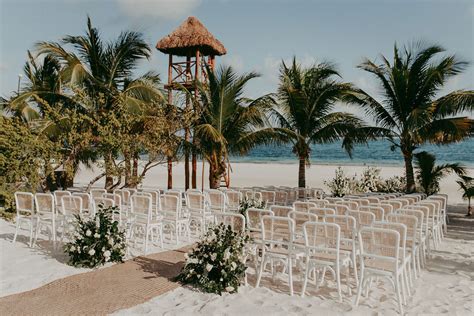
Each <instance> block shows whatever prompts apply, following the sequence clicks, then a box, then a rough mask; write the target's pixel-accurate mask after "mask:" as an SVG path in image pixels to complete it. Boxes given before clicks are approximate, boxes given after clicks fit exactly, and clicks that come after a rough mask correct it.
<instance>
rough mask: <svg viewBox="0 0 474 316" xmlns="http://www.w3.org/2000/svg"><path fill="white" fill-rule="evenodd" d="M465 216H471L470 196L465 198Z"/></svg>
mask: <svg viewBox="0 0 474 316" xmlns="http://www.w3.org/2000/svg"><path fill="white" fill-rule="evenodd" d="M466 216H472V208H471V198H468V199H467V215H466Z"/></svg>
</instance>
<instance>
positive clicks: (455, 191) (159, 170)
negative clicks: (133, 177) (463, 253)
mask: <svg viewBox="0 0 474 316" xmlns="http://www.w3.org/2000/svg"><path fill="white" fill-rule="evenodd" d="M142 163H143V161H140V164H142ZM197 165H198V170H197V181H196V182H197V185H198V188H199V189H201V188H202V162H201V161H200V162H198V164H197ZM339 166H340V167H342V168H343V169H344V171H345V173H346V175H347V176H353V175H354V174H357V175H360V174H361V173H362V171H363V170H364V169H365V168H367V167H369V166H370V167H377V168H380V176H381V177H382V178H389V177H393V176H400V175H403V174H404V167H403V166H387V165H376V164H367V165H348V164H337V163H336V164H334V163H333V164H316V163H315V164H312V165H311V166H310V167H309V168H306V185H307V186H308V187H313V188H322V189H324V190H325V191H326V192H327V193H329V190H328V188H327V187H326V185H325V184H324V182H325V181H329V180H331V179H332V178H334V176H335V170H336V168H337V167H339ZM208 168H209V165H208V164H207V163H206V164H205V167H204V187H203V188H204V189H206V188H208V187H209V183H208V182H209V181H208V176H209V169H208ZM231 170H232V172H231V175H230V180H231V181H230V186H231V187H252V186H266V185H274V186H293V187H294V186H297V184H298V179H297V178H298V164H297V163H284V164H282V163H273V162H270V163H255V162H252V163H250V162H231ZM467 172H468V175H470V176H474V168H467ZM99 173H100V170H99V169H98V168H97V167H95V168H92V169H87V168H85V166H84V165H81V166H80V170H79V172H78V173H77V175H76V177H75V181H74V184H75V186H78V187H83V186H85V185H87V184H88V183H89V182H90V180H91V179H93V178H94V177H95V176H97V175H98V174H99ZM456 180H457V176H456V175H454V174H450V175H448V176H446V177H445V178H443V179H442V180H441V182H440V188H441V191H440V192H442V193H446V194H448V195H449V200H448V202H449V203H450V204H458V203H464V202H465V201H464V200H463V199H462V197H461V196H462V194H461V191H459V187H458V185H457V183H456V182H455V181H456ZM103 185H104V179H103V178H102V179H100V180H99V181H97V182H96V183H95V184H94V187H99V186H103ZM166 186H167V166H166V164H161V165H158V166H157V167H155V168H153V169H151V170H150V171H149V172H148V173H147V174H146V175H145V178H144V179H143V181H142V184H141V185H140V186H139V187H143V188H147V187H154V188H166ZM173 187H174V188H178V189H182V188H184V163H183V162H175V163H174V164H173Z"/></svg>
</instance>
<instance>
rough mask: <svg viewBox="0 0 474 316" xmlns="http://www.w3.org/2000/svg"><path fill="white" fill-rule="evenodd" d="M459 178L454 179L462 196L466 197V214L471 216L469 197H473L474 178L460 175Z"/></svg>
mask: <svg viewBox="0 0 474 316" xmlns="http://www.w3.org/2000/svg"><path fill="white" fill-rule="evenodd" d="M460 178H461V180H459V181H456V183H457V184H459V187H460V189H461V190H462V191H463V195H462V197H463V198H464V199H467V214H466V216H472V208H471V199H472V198H474V178H471V177H468V176H460Z"/></svg>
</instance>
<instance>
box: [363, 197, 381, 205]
mask: <svg viewBox="0 0 474 316" xmlns="http://www.w3.org/2000/svg"><path fill="white" fill-rule="evenodd" d="M365 199H366V200H367V201H369V204H374V203H375V204H378V203H380V200H381V198H380V197H376V196H368V197H366V198H365Z"/></svg>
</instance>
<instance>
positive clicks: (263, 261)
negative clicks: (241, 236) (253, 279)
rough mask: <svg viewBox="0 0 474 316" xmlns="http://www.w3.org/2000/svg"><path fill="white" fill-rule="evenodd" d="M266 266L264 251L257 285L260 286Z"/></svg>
mask: <svg viewBox="0 0 474 316" xmlns="http://www.w3.org/2000/svg"><path fill="white" fill-rule="evenodd" d="M264 267H265V253H262V262H261V263H260V268H259V270H258V277H257V284H255V287H259V286H260V281H261V279H262V274H263V269H264Z"/></svg>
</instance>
